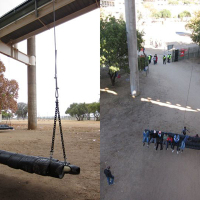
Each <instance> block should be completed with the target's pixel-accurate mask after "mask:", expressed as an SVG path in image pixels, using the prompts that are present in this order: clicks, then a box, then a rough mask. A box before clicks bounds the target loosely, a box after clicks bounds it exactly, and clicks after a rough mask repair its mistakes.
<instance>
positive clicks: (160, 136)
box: [156, 131, 163, 150]
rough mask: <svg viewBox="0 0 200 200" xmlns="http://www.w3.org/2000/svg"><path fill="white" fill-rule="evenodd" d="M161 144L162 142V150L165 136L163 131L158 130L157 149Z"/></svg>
mask: <svg viewBox="0 0 200 200" xmlns="http://www.w3.org/2000/svg"><path fill="white" fill-rule="evenodd" d="M159 144H160V150H163V136H162V133H161V131H159V132H158V136H157V139H156V150H157V149H158V145H159Z"/></svg>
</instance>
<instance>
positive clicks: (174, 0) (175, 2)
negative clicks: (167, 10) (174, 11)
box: [168, 0, 179, 5]
mask: <svg viewBox="0 0 200 200" xmlns="http://www.w3.org/2000/svg"><path fill="white" fill-rule="evenodd" d="M168 4H171V5H178V4H179V0H168Z"/></svg>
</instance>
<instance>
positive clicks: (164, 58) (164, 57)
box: [163, 55, 166, 65]
mask: <svg viewBox="0 0 200 200" xmlns="http://www.w3.org/2000/svg"><path fill="white" fill-rule="evenodd" d="M164 64H165V65H166V56H165V55H164V56H163V65H164Z"/></svg>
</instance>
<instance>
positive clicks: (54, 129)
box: [50, 0, 68, 165]
mask: <svg viewBox="0 0 200 200" xmlns="http://www.w3.org/2000/svg"><path fill="white" fill-rule="evenodd" d="M54 4H55V0H54V1H53V12H54V42H55V77H54V78H55V85H56V91H55V97H56V108H55V117H54V126H53V136H52V143H51V151H50V159H52V157H53V152H54V143H55V134H56V122H57V117H58V121H59V127H60V136H61V142H62V149H63V157H64V163H65V165H67V164H68V163H67V160H66V154H65V144H64V138H63V132H62V125H61V119H60V111H59V102H58V89H59V88H58V83H57V50H56V31H55V5H54Z"/></svg>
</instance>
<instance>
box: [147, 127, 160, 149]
mask: <svg viewBox="0 0 200 200" xmlns="http://www.w3.org/2000/svg"><path fill="white" fill-rule="evenodd" d="M157 136H158V134H157V133H156V130H154V131H153V133H150V142H149V144H150V143H152V142H154V148H156V139H157Z"/></svg>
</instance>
